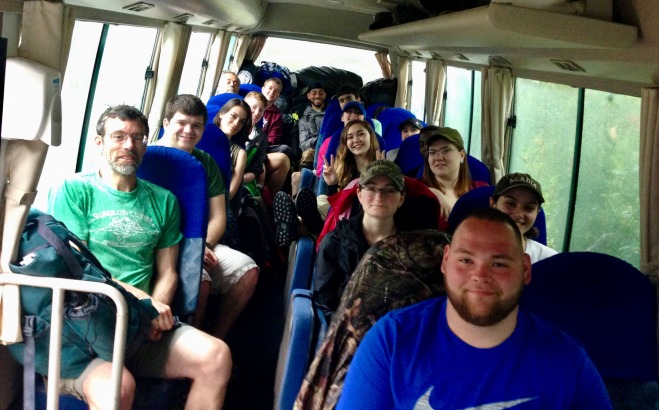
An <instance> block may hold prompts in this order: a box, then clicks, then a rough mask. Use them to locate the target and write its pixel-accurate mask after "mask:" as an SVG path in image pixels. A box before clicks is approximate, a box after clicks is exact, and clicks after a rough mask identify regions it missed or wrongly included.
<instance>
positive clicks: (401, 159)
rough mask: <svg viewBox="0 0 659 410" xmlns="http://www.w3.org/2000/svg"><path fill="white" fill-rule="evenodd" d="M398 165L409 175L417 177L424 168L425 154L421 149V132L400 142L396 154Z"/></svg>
mask: <svg viewBox="0 0 659 410" xmlns="http://www.w3.org/2000/svg"><path fill="white" fill-rule="evenodd" d="M394 162H395V163H396V165H398V166H399V167H400V170H401V171H403V174H405V175H407V176H408V177H412V178H413V177H416V176H417V175H418V174H419V169H421V168H423V156H422V155H421V151H420V150H419V134H416V135H411V136H409V137H407V138H406V139H405V141H403V142H402V143H401V144H400V147H399V148H398V154H396V160H395V161H394Z"/></svg>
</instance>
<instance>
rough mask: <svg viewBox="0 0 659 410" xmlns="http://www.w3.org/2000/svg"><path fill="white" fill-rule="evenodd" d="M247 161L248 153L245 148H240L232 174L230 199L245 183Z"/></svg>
mask: <svg viewBox="0 0 659 410" xmlns="http://www.w3.org/2000/svg"><path fill="white" fill-rule="evenodd" d="M246 162H247V154H245V150H244V149H240V150H239V151H238V154H237V157H236V167H235V168H234V169H233V175H232V176H231V184H230V185H229V199H233V197H234V196H236V194H237V193H238V190H239V189H240V186H241V185H242V183H243V174H244V173H245V163H246Z"/></svg>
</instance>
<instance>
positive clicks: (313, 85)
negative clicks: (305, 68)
mask: <svg viewBox="0 0 659 410" xmlns="http://www.w3.org/2000/svg"><path fill="white" fill-rule="evenodd" d="M316 89H321V90H323V91H325V92H327V90H326V89H325V86H324V85H322V84H321V83H319V82H318V81H316V82H314V83H311V84H309V87H307V92H309V91H311V90H316Z"/></svg>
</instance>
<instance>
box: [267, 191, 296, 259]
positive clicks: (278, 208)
mask: <svg viewBox="0 0 659 410" xmlns="http://www.w3.org/2000/svg"><path fill="white" fill-rule="evenodd" d="M272 212H273V214H274V220H275V227H276V231H275V243H276V244H277V246H279V247H287V246H289V245H290V244H291V242H292V241H294V240H295V239H297V212H296V211H295V203H294V202H293V200H292V199H291V197H290V196H288V194H287V193H286V192H283V191H280V192H277V194H275V199H274V201H273V204H272Z"/></svg>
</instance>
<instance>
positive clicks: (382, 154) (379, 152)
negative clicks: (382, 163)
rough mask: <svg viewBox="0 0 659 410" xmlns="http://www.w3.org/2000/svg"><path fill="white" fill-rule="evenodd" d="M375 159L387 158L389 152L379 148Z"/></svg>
mask: <svg viewBox="0 0 659 410" xmlns="http://www.w3.org/2000/svg"><path fill="white" fill-rule="evenodd" d="M375 159H376V160H380V159H387V154H386V153H385V152H384V150H381V151H380V150H377V151H375Z"/></svg>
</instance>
